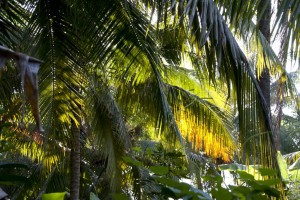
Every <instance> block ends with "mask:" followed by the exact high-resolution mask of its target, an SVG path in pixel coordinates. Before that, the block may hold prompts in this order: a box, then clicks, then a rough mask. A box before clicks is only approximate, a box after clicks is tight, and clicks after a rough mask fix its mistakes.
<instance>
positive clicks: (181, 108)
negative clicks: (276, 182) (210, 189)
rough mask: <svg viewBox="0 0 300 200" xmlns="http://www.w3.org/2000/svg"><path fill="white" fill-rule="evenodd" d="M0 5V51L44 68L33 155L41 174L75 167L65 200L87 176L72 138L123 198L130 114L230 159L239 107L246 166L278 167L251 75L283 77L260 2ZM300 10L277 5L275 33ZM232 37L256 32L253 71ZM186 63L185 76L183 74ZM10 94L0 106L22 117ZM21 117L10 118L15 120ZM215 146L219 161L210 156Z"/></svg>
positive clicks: (76, 195) (113, 0) (182, 142)
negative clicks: (261, 23) (92, 154)
mask: <svg viewBox="0 0 300 200" xmlns="http://www.w3.org/2000/svg"><path fill="white" fill-rule="evenodd" d="M290 5H291V6H290ZM1 6H2V7H1V11H2V10H3V13H4V15H3V16H1V18H0V25H1V26H2V27H4V28H3V29H1V30H0V31H1V32H0V34H1V36H3V37H1V39H0V43H1V44H4V45H6V46H8V47H10V48H13V49H16V50H20V51H23V52H25V53H27V54H29V55H32V56H35V57H37V58H39V59H41V60H43V61H44V64H43V65H42V67H41V69H40V72H39V78H40V79H39V83H40V85H39V87H40V105H41V115H42V117H43V118H42V120H43V124H44V127H45V134H44V136H43V137H44V138H45V140H46V141H47V140H48V142H45V145H44V146H40V147H37V149H40V150H41V149H44V152H45V153H43V154H42V155H41V156H40V157H39V159H38V160H39V161H40V162H41V161H44V162H43V163H44V166H47V165H45V163H48V170H50V171H51V165H52V164H53V163H55V162H56V164H57V166H60V165H64V162H68V159H64V155H65V154H66V152H68V150H67V151H66V149H71V150H70V151H71V153H70V155H72V156H75V157H71V159H70V160H73V161H74V163H77V164H74V163H73V162H72V163H73V164H72V165H71V166H72V167H71V169H70V170H71V171H72V173H71V174H72V175H71V176H72V177H73V178H74V177H75V179H76V180H72V181H71V183H73V184H74V185H73V186H70V189H71V198H72V199H79V188H78V187H79V186H80V184H79V181H78V178H79V177H80V173H84V172H83V169H82V170H80V167H79V166H78V164H79V163H81V166H82V167H84V166H85V164H83V162H79V160H80V159H81V158H82V159H83V157H81V156H80V151H79V150H80V148H79V146H80V145H79V144H80V142H79V139H82V142H81V145H82V146H81V148H86V147H87V146H86V145H88V143H89V140H87V139H86V138H93V139H95V138H96V139H95V141H97V142H95V141H92V142H91V147H90V148H87V149H86V151H88V149H89V150H91V149H95V150H97V151H99V152H101V153H99V154H100V155H101V156H100V157H101V158H103V159H102V160H104V163H106V164H104V165H103V166H105V167H104V168H105V176H103V177H106V180H111V181H109V184H108V185H109V190H110V191H112V192H121V191H120V190H121V188H122V187H121V183H122V182H121V181H120V178H121V177H122V174H121V166H122V159H121V157H122V156H124V155H126V154H128V153H129V154H130V147H131V145H132V144H131V142H132V141H131V140H130V135H129V134H128V131H127V130H126V125H125V122H124V115H125V113H126V114H127V115H126V116H130V115H133V116H134V115H135V113H139V114H140V115H142V114H145V113H146V115H147V116H149V118H150V119H151V120H150V122H151V121H153V122H155V119H157V120H156V122H157V124H158V127H159V130H160V132H161V133H164V134H165V137H167V138H173V141H174V142H173V143H174V145H176V143H177V144H180V145H181V146H182V148H184V149H185V150H186V152H187V151H188V150H187V148H186V146H187V144H188V143H191V146H192V147H193V149H194V150H199V149H201V150H204V151H206V152H207V153H208V154H209V155H212V156H215V157H222V158H223V159H224V160H230V159H231V157H230V156H232V151H231V149H233V148H234V146H235V145H233V142H232V137H231V135H230V132H231V130H232V126H231V125H230V119H231V115H233V114H234V110H233V108H232V107H234V106H235V107H236V108H237V111H238V118H239V129H238V133H239V141H240V143H241V144H242V145H241V148H242V149H241V150H240V151H241V152H242V158H243V159H245V160H247V161H248V163H254V164H263V165H264V166H268V167H270V166H276V161H275V154H274V153H275V151H274V147H273V139H272V135H271V133H272V127H271V119H270V115H269V108H268V107H269V106H268V103H267V102H266V101H265V98H264V96H263V91H262V89H261V87H260V85H259V83H258V81H257V77H258V76H256V75H255V73H257V74H260V72H261V71H262V67H263V66H265V65H262V63H269V65H268V68H269V69H270V71H272V72H274V74H280V73H282V71H280V70H278V67H277V68H276V67H272V66H271V63H273V64H274V63H276V66H278V62H277V61H278V60H276V55H275V54H274V53H273V52H272V49H271V48H270V46H269V45H268V43H267V42H266V39H265V38H264V37H263V35H261V33H260V32H259V31H257V30H256V29H255V24H254V23H253V21H252V18H253V17H254V16H255V15H256V10H257V9H258V7H259V2H258V1H247V3H241V1H225V0H224V1H221V0H219V1H215V2H214V1H212V0H208V1H196V0H193V1H171V2H169V1H163V0H160V1H130V0H128V1H120V0H110V1H100V2H99V1H68V0H54V1H45V0H39V1H38V0H36V1H33V0H31V1H25V2H18V1H7V2H6V3H2V4H1ZM298 7H299V3H297V1H293V2H292V3H291V4H289V5H288V4H287V3H286V1H282V4H281V5H280V9H279V12H278V13H279V14H278V20H277V22H278V23H279V24H280V17H281V16H282V15H281V13H286V12H289V11H291V15H290V16H291V17H290V18H289V20H288V22H289V23H291V24H292V20H294V19H295V20H296V22H297V23H299V20H298V21H297V18H296V17H295V16H296V15H297V12H296V11H295V10H298V9H297V8H298ZM241 11H243V12H241ZM263 11H265V10H264V9H262V11H261V12H263ZM153 18H157V20H156V23H155V24H153V23H152V22H151V21H152V20H151V19H153ZM227 22H230V26H228V25H227ZM280 27H281V24H280V26H279V28H280ZM297 27H298V26H291V27H290V29H289V30H290V33H291V34H292V31H293V36H291V37H290V38H291V41H293V44H295V45H294V46H292V48H293V49H294V50H295V51H294V52H299V41H297V39H298V38H299V37H297V34H298V35H299V30H298V29H297ZM231 30H232V31H234V32H235V33H236V35H237V36H239V35H242V36H244V37H245V38H247V39H249V38H251V37H250V36H251V34H250V33H254V35H255V36H256V37H255V38H257V39H258V40H257V41H256V45H257V47H258V49H260V51H261V52H264V53H259V54H258V55H257V64H254V65H251V63H249V62H248V59H247V57H246V56H245V54H244V53H243V51H242V50H241V47H240V46H239V45H238V43H237V41H236V40H235V37H234V35H233V34H232V31H231ZM246 33H247V34H246ZM169 38H173V40H168V39H169ZM252 38H253V37H252ZM252 38H251V40H250V41H254V42H255V39H252ZM262 55H265V57H263V56H262ZM295 55H297V53H295ZM183 58H188V59H187V60H189V62H190V68H192V69H190V70H189V69H183V68H182V67H180V66H179V64H180V62H181V61H182V60H183ZM261 59H263V60H265V62H264V61H262V60H261ZM15 83H17V81H14V82H11V81H7V82H6V84H7V87H4V88H3V89H7V88H10V94H13V95H9V96H4V95H3V96H4V97H5V99H3V101H2V102H9V104H4V103H2V104H3V105H5V106H6V107H10V108H11V109H13V108H15V109H17V108H19V107H20V105H19V104H17V102H16V99H17V98H16V97H18V95H19V94H21V92H20V91H19V92H18V91H16V92H12V91H14V90H15V88H18V87H17V86H13V84H15ZM214 90H218V91H222V92H219V94H216V92H215V91H214ZM224 91H227V92H224ZM2 94H7V93H6V92H3V93H2ZM226 102H227V104H226ZM231 103H232V104H231ZM231 106H232V107H231ZM141 111H142V112H141ZM17 116H18V114H17V113H13V114H11V115H10V119H11V120H14V118H15V117H17ZM28 118H29V121H30V119H31V116H30V115H29V116H28ZM180 120H181V121H180ZM181 122H182V123H181ZM154 124H155V123H154ZM153 126H155V125H153ZM188 127H193V128H194V131H191V130H190V129H189V128H188ZM208 136H209V137H208ZM205 137H207V139H206V138H205ZM208 138H211V139H208ZM217 141H219V150H218V151H217V152H212V144H213V143H214V142H217ZM225 148H227V149H228V150H227V151H226V152H225V153H222V151H221V150H222V149H225ZM30 150H31V149H30ZM30 150H29V149H27V151H26V152H27V153H29V151H30ZM23 153H24V152H23ZM67 154H69V153H67ZM270 155H271V156H270ZM51 157H52V158H53V159H49V160H47V158H51ZM54 157H55V159H54ZM80 157H81V158H80ZM250 158H251V159H250ZM84 159H85V158H84ZM45 160H47V162H45ZM58 163H60V164H58ZM73 167H74V168H73ZM57 168H59V167H57ZM52 172H53V171H52ZM52 172H51V173H52ZM99 173H101V174H102V172H101V170H100V172H99ZM46 177H48V178H49V177H50V175H48V176H46ZM76 177H77V178H76ZM45 187H46V186H45ZM41 191H43V190H41ZM41 191H38V193H40V192H41Z"/></svg>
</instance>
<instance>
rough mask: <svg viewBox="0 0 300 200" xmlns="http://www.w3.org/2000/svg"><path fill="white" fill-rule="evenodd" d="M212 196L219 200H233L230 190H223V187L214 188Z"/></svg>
mask: <svg viewBox="0 0 300 200" xmlns="http://www.w3.org/2000/svg"><path fill="white" fill-rule="evenodd" d="M212 195H213V197H214V198H215V199H217V200H231V199H233V196H232V194H231V193H230V192H229V190H227V189H225V188H222V187H218V188H214V189H213V190H212Z"/></svg>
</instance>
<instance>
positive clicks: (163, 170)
mask: <svg viewBox="0 0 300 200" xmlns="http://www.w3.org/2000/svg"><path fill="white" fill-rule="evenodd" d="M149 169H150V171H151V172H153V173H154V174H157V175H166V174H168V173H169V167H165V166H151V167H150V168H149Z"/></svg>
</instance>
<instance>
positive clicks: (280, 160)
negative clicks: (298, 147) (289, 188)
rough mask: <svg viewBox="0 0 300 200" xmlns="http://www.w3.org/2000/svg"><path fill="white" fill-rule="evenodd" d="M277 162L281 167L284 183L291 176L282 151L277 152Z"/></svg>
mask: <svg viewBox="0 0 300 200" xmlns="http://www.w3.org/2000/svg"><path fill="white" fill-rule="evenodd" d="M277 162H278V165H279V170H280V173H281V177H282V179H283V180H284V181H288V178H289V174H288V168H287V164H286V161H285V159H284V158H283V156H282V155H281V153H280V151H278V152H277Z"/></svg>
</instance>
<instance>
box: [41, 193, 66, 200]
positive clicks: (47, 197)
mask: <svg viewBox="0 0 300 200" xmlns="http://www.w3.org/2000/svg"><path fill="white" fill-rule="evenodd" d="M65 195H66V192H57V193H49V194H43V195H42V200H64V198H65Z"/></svg>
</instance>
